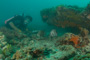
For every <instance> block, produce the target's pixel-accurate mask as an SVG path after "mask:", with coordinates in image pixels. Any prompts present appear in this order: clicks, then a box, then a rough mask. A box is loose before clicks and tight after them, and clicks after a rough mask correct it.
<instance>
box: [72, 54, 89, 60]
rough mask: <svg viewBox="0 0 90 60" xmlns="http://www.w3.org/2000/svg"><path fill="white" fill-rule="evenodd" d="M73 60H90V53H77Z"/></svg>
mask: <svg viewBox="0 0 90 60" xmlns="http://www.w3.org/2000/svg"><path fill="white" fill-rule="evenodd" d="M73 60H90V53H87V54H85V55H76V56H75V57H74V58H73Z"/></svg>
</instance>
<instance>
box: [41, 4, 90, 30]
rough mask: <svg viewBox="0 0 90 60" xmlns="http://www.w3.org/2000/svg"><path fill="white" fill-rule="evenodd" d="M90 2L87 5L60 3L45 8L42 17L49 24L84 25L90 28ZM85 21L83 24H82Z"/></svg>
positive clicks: (63, 26)
mask: <svg viewBox="0 0 90 60" xmlns="http://www.w3.org/2000/svg"><path fill="white" fill-rule="evenodd" d="M89 7H90V3H89V4H88V5H87V7H84V8H82V7H78V6H71V5H69V6H66V5H60V6H57V7H53V8H48V9H43V10H42V11H41V17H42V20H43V21H44V22H46V23H47V24H50V25H53V26H57V27H62V28H65V27H77V28H79V27H83V28H87V29H90V27H89V26H90V24H89V23H90V9H89ZM82 23H83V24H82Z"/></svg>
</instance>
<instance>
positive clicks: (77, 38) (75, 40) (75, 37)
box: [70, 35, 79, 47]
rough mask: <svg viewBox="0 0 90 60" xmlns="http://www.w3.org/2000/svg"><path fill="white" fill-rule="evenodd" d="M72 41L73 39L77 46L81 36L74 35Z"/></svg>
mask: <svg viewBox="0 0 90 60" xmlns="http://www.w3.org/2000/svg"><path fill="white" fill-rule="evenodd" d="M70 41H72V42H73V43H74V45H75V47H77V45H78V44H79V36H75V35H72V36H71V39H70Z"/></svg>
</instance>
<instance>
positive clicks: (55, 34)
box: [50, 29, 57, 37]
mask: <svg viewBox="0 0 90 60" xmlns="http://www.w3.org/2000/svg"><path fill="white" fill-rule="evenodd" d="M56 36H57V32H56V30H55V29H53V30H51V32H50V37H56Z"/></svg>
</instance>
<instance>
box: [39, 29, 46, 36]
mask: <svg viewBox="0 0 90 60" xmlns="http://www.w3.org/2000/svg"><path fill="white" fill-rule="evenodd" d="M44 35H45V32H44V31H42V30H40V31H39V32H38V33H37V36H38V37H44Z"/></svg>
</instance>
